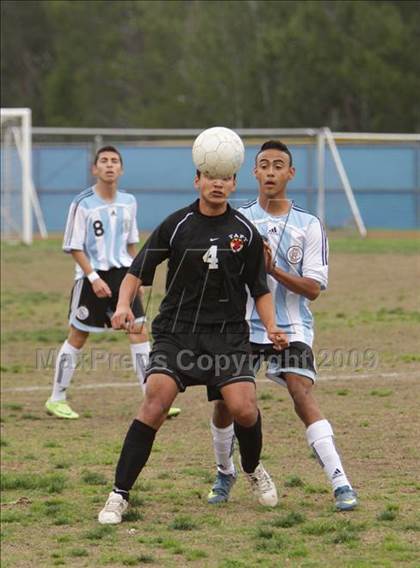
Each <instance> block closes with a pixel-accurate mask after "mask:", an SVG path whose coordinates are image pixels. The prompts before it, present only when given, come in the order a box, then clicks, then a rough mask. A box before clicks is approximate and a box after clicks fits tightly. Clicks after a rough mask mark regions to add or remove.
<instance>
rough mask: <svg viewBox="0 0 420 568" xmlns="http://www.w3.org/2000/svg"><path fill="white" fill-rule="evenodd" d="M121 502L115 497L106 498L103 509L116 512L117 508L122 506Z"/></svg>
mask: <svg viewBox="0 0 420 568" xmlns="http://www.w3.org/2000/svg"><path fill="white" fill-rule="evenodd" d="M122 505H123V502H122V501H120V500H119V499H116V498H115V497H111V498H110V499H108V501H107V502H106V505H105V509H106V510H107V511H110V512H112V513H113V512H118V510H119V509H121V508H122Z"/></svg>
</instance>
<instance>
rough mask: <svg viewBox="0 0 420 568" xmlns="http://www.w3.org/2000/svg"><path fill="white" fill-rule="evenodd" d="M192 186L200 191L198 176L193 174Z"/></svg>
mask: <svg viewBox="0 0 420 568" xmlns="http://www.w3.org/2000/svg"><path fill="white" fill-rule="evenodd" d="M194 187H195V189H197V190H198V191H200V178H199V177H198V176H197V175H195V176H194Z"/></svg>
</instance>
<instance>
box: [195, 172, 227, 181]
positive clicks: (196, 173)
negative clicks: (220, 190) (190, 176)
mask: <svg viewBox="0 0 420 568" xmlns="http://www.w3.org/2000/svg"><path fill="white" fill-rule="evenodd" d="M195 175H196V176H197V177H198V179H200V178H201V172H200V170H195ZM232 177H233V179H236V174H233V176H232Z"/></svg>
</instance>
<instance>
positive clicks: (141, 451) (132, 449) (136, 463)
mask: <svg viewBox="0 0 420 568" xmlns="http://www.w3.org/2000/svg"><path fill="white" fill-rule="evenodd" d="M155 436H156V430H155V429H154V428H152V427H151V426H148V425H147V424H144V422H141V421H140V420H137V419H135V420H133V422H132V424H131V426H130V428H129V429H128V432H127V435H126V437H125V440H124V445H123V447H122V450H121V455H120V459H119V460H118V464H117V469H116V472H115V488H116V489H117V490H118V489H119V490H120V491H121V493H122V492H127V493H128V491H130V489H131V488H132V487H133V485H134V483H135V481H136V479H137V477H138V476H139V474H140V472H141V470H142V469H143V467H144V466H145V465H146V462H147V460H148V459H149V456H150V452H151V451H152V446H153V441H154V439H155Z"/></svg>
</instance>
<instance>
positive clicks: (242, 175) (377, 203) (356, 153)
mask: <svg viewBox="0 0 420 568" xmlns="http://www.w3.org/2000/svg"><path fill="white" fill-rule="evenodd" d="M118 148H119V149H120V150H121V153H122V156H123V160H124V170H125V174H124V176H123V177H122V178H121V182H120V185H121V188H123V189H125V190H127V191H129V192H131V193H133V194H134V195H135V196H136V197H137V200H138V203H139V218H138V221H139V227H140V229H141V230H151V229H153V228H154V227H155V226H156V225H157V224H158V223H159V222H160V221H162V219H164V218H165V217H166V215H168V214H169V213H171V212H172V211H174V210H176V209H179V208H180V207H183V206H184V205H186V204H188V203H190V202H191V201H193V200H194V199H195V197H196V192H195V190H194V188H193V185H192V179H193V177H194V168H193V165H192V161H191V148H190V146H188V147H183V146H172V147H158V146H148V147H142V146H129V145H126V146H124V145H121V144H119V145H118ZM258 148H259V146H247V148H246V157H245V163H244V165H243V166H242V169H241V171H240V172H239V175H238V192H237V193H236V196H235V198H236V199H235V201H234V202H233V204H234V205H235V204H236V205H237V206H238V204H240V203H241V202H246V201H248V200H249V199H252V198H253V197H254V196H255V194H256V183H255V180H254V178H253V176H252V166H253V160H254V156H255V154H256V151H257V149H258ZM290 148H291V151H292V154H293V158H294V162H295V165H296V170H297V172H296V177H295V179H294V180H293V182H292V183H290V184H289V195H290V196H291V198H292V199H294V200H295V201H296V202H297V203H298V204H299V205H300V206H301V207H304V208H305V209H308V210H310V211H312V212H314V213H315V212H316V198H317V196H316V191H317V190H316V188H317V164H316V150H315V147H314V146H311V145H307V146H301V145H299V146H293V145H291V146H290ZM339 152H340V155H341V158H342V160H343V163H344V167H345V169H346V172H347V175H348V177H349V179H350V183H351V185H352V187H353V190H354V193H355V197H356V200H357V203H358V205H359V207H360V210H361V213H362V217H363V219H364V221H365V223H366V225H367V227H368V228H387V229H414V228H419V227H420V181H419V177H420V147H419V146H418V145H415V144H404V145H401V144H400V145H395V146H389V145H387V146H384V145H379V144H378V145H373V144H371V145H361V144H358V145H347V146H340V147H339ZM90 159H91V146H90V145H88V144H86V145H64V144H63V145H42V146H41V145H38V146H34V151H33V170H34V181H35V186H36V188H37V190H38V195H39V197H40V201H41V207H42V210H43V213H44V216H45V221H46V224H47V228H48V230H49V231H51V232H54V231H63V229H64V224H65V219H66V215H67V211H68V207H69V205H70V203H71V201H72V199H73V198H74V197H75V195H76V194H77V193H79V192H80V191H82V190H83V189H85V188H86V187H88V186H89V185H91V184H92V183H93V179H92V178H91V176H90V171H89V170H90ZM325 180H326V187H327V196H326V216H327V225H328V226H330V227H340V226H344V225H347V224H349V223H351V213H350V209H349V206H348V204H347V201H346V199H345V196H344V192H343V190H342V189H341V184H340V180H339V178H338V175H337V172H336V169H335V166H334V164H333V161H332V158H331V155H330V153H329V152H328V151H327V153H326V174H325Z"/></svg>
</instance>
